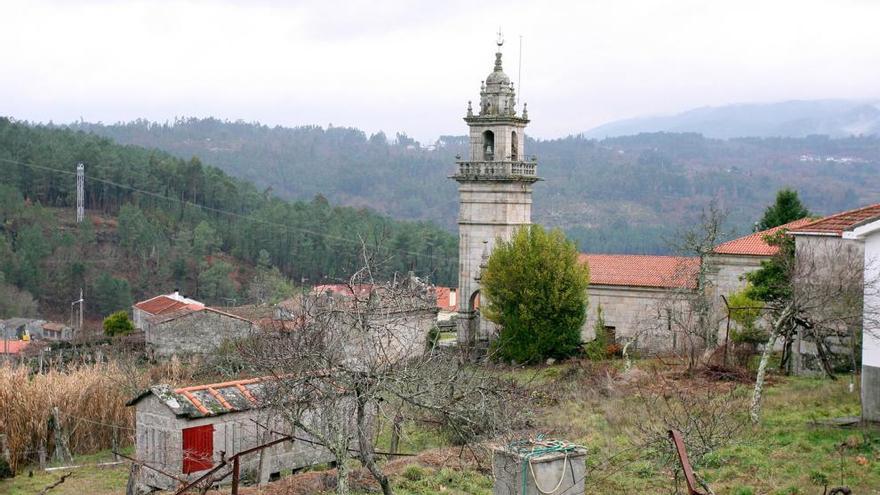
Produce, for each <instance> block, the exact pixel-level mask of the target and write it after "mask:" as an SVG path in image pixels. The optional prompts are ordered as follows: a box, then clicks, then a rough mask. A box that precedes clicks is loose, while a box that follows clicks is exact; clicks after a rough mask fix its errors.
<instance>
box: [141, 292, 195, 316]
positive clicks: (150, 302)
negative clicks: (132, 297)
mask: <svg viewBox="0 0 880 495" xmlns="http://www.w3.org/2000/svg"><path fill="white" fill-rule="evenodd" d="M134 307H136V308H138V309H139V310H141V311H144V312H145V313H149V314H151V315H160V314H163V313H170V312H173V311H179V310H180V309H183V308H187V307H192V308H194V309H197V308H200V307H204V305H202V304H201V303H195V302H194V303H187V302H185V301H178V300H177V299H172V298H170V297H168V296H164V295H163V296H156V297H154V298H152V299H147V300H146V301H141V302H139V303H137V304H135V305H134Z"/></svg>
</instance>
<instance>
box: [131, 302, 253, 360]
mask: <svg viewBox="0 0 880 495" xmlns="http://www.w3.org/2000/svg"><path fill="white" fill-rule="evenodd" d="M146 321H147V322H148V323H147V325H146V326H145V329H144V340H145V341H146V345H147V350H148V352H149V353H150V354H151V355H152V356H153V357H158V358H167V357H171V356H172V355H175V354H177V355H186V354H206V353H209V352H212V351H214V350H215V349H217V347H219V346H220V345H222V344H223V343H224V342H227V341H234V340H238V339H242V338H245V337H248V336H250V335H252V332H254V331H255V330H256V326H255V325H254V323H253V322H252V321H250V320H248V319H246V318H242V317H240V316H237V315H234V314H232V313H227V312H225V311H221V310H219V309H216V308H210V307H201V308H190V307H185V308H182V309H180V310H179V311H175V312H173V313H165V314H160V315H155V316H150V317H148V318H147V319H146Z"/></svg>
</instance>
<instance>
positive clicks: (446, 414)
mask: <svg viewBox="0 0 880 495" xmlns="http://www.w3.org/2000/svg"><path fill="white" fill-rule="evenodd" d="M373 266H374V263H373V262H372V260H371V259H370V258H369V257H368V256H364V268H362V269H361V270H359V271H358V272H357V273H356V274H355V275H353V276H352V277H351V278H350V280H349V281H348V282H347V284H346V287H347V290H345V291H344V292H345V293H344V294H342V295H339V294H307V295H303V296H302V297H300V298H299V299H298V301H297V303H296V304H295V305H294V306H295V308H294V309H293V310H291V312H290V318H289V321H285V322H280V323H279V324H278V325H276V326H275V327H274V328H271V329H267V330H265V331H264V332H263V333H262V334H260V335H259V336H257V337H255V338H253V339H249V340H247V341H245V342H243V343H242V344H241V346H240V353H241V355H242V357H243V359H244V360H245V362H247V364H248V366H249V367H250V368H251V369H252V370H253V371H254V372H256V373H259V374H260V375H263V376H267V377H268V378H267V379H266V381H265V382H264V384H265V387H264V390H265V393H264V394H263V395H262V397H260V400H262V401H263V402H264V405H265V406H267V407H268V408H270V409H271V410H273V411H275V412H276V413H277V414H278V416H279V418H280V419H281V420H282V421H283V422H284V423H285V424H286V425H287V427H288V428H289V430H290V431H288V432H286V433H294V434H297V433H299V432H301V433H304V434H306V435H308V436H309V437H311V440H312V441H315V442H317V443H319V444H322V445H324V446H325V447H326V448H327V449H328V450H329V451H330V453H331V454H332V455H333V457H334V458H335V459H336V465H337V469H338V472H337V478H338V479H337V486H336V492H337V493H339V494H346V493H349V491H350V487H349V486H348V474H349V467H348V465H347V464H346V460H347V459H349V458H350V457H352V456H355V457H356V458H357V459H358V460H359V461H360V463H361V464H362V465H363V466H364V467H365V468H366V469H367V470H368V471H369V472H370V473H371V474H372V476H373V478H374V479H375V480H376V482H377V483H378V484H379V486H380V487H381V489H382V492H383V493H385V494H391V493H392V488H391V484H390V482H389V479H388V477H387V476H386V475H385V473H384V472H383V470H382V465H381V462H380V461H379V459H378V456H379V454H377V446H376V435H375V432H376V422H377V421H379V420H385V421H389V422H390V421H394V420H396V422H397V423H398V424H399V423H400V422H401V421H407V420H410V421H416V420H417V421H421V422H429V423H434V424H437V425H439V426H443V427H446V428H448V429H449V431H451V432H454V433H455V436H456V438H457V439H459V440H460V441H461V442H463V443H470V442H473V441H474V440H476V439H479V438H483V437H487V436H493V435H495V434H497V433H498V432H499V431H501V430H503V429H505V428H508V427H509V425H510V424H511V423H510V417H511V416H512V415H515V414H516V413H517V411H516V410H515V408H514V407H513V404H515V403H516V401H514V400H512V397H513V395H512V394H514V393H515V392H516V387H515V386H514V385H513V384H512V383H510V382H506V381H503V380H500V379H497V378H495V377H493V376H491V375H490V374H489V373H487V372H486V371H485V370H482V369H480V368H477V367H473V366H470V365H468V364H466V361H465V360H463V359H458V358H457V357H456V356H449V355H444V354H438V353H436V352H430V351H429V350H428V349H427V345H426V344H427V334H428V331H429V330H430V328H431V327H432V326H433V325H434V322H435V317H436V309H435V306H436V305H435V301H434V298H433V294H432V290H431V288H430V287H429V286H427V285H426V284H424V283H422V282H421V281H419V280H418V279H416V278H415V277H413V276H412V275H410V276H407V277H403V278H397V279H392V280H390V281H379V280H376V279H375V278H374V277H373V270H372V267H373ZM392 418H394V419H392Z"/></svg>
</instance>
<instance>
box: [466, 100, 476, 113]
mask: <svg viewBox="0 0 880 495" xmlns="http://www.w3.org/2000/svg"><path fill="white" fill-rule="evenodd" d="M467 116H468V117H473V116H474V108H473V107H472V106H471V102H470V101H468V113H467Z"/></svg>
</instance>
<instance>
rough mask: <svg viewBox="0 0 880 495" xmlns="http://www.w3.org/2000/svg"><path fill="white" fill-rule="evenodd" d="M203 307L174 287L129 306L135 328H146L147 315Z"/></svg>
mask: <svg viewBox="0 0 880 495" xmlns="http://www.w3.org/2000/svg"><path fill="white" fill-rule="evenodd" d="M203 307H205V305H204V304H202V303H201V302H199V301H196V300H195V299H190V298H188V297H186V296H182V295H180V292H179V291H178V290H176V289H175V290H174V292H172V293H170V294H162V295H159V296H156V297H151V298H150V299H147V300H146V301H141V302H139V303H136V304H135V305H134V306H132V308H131V321H132V323H133V324H134V327H135V328H136V329H138V330H146V329H147V328H146V327H147V325H148V324H149V322H148V321H147V318H149V317H152V316H158V315H162V314H167V313H174V312H176V311H179V310H181V309H184V308H190V309H200V308H203Z"/></svg>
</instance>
